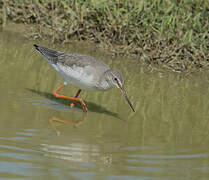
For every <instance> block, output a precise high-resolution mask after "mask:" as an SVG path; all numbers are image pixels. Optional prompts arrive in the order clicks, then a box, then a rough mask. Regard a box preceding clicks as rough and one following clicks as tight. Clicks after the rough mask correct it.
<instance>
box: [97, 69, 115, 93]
mask: <svg viewBox="0 0 209 180" xmlns="http://www.w3.org/2000/svg"><path fill="white" fill-rule="evenodd" d="M111 87H112V85H111V84H110V83H109V82H108V79H107V77H106V74H105V73H104V75H103V76H101V78H100V80H99V86H98V89H100V90H104V91H105V90H108V89H109V88H111Z"/></svg>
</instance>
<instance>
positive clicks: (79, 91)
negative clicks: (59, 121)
mask: <svg viewBox="0 0 209 180" xmlns="http://www.w3.org/2000/svg"><path fill="white" fill-rule="evenodd" d="M80 93H81V89H79V90H78V91H77V93H76V95H75V98H77V97H78V96H79V94H80ZM70 107H71V108H74V103H73V102H72V103H71V104H70Z"/></svg>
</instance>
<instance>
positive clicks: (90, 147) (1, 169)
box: [0, 32, 209, 180]
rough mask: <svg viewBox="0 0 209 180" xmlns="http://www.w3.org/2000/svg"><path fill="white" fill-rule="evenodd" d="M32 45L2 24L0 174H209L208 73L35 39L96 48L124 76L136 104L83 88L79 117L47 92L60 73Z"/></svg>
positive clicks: (36, 176)
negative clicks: (154, 67) (151, 67)
mask: <svg viewBox="0 0 209 180" xmlns="http://www.w3.org/2000/svg"><path fill="white" fill-rule="evenodd" d="M33 43H37V42H32V41H30V42H29V41H27V40H24V39H23V38H21V37H19V35H18V34H15V33H11V32H0V57H1V59H0V89H1V93H0V99H1V100H0V123H1V126H0V179H36V180H37V179H51V180H52V179H85V180H86V179H120V180H121V179H149V180H156V179H157V180H162V179H176V180H177V179H178V180H179V179H209V150H208V149H209V131H208V128H209V101H208V97H209V83H208V82H209V75H208V74H204V75H194V76H191V77H181V76H178V75H175V74H170V73H152V72H149V71H147V70H146V69H145V68H143V67H142V65H140V64H138V63H137V62H136V61H135V60H132V59H126V58H117V59H115V58H111V57H107V56H105V55H104V54H102V53H99V51H98V49H97V48H96V47H89V46H87V45H86V44H84V45H82V44H81V43H79V44H72V45H69V46H67V47H66V46H65V47H62V46H58V47H53V46H52V45H49V44H48V45H47V44H46V43H45V44H44V43H41V44H42V45H46V46H49V47H51V48H55V49H58V50H64V51H69V52H77V53H82V54H88V55H92V56H95V57H97V58H100V59H101V60H103V61H105V62H106V63H107V64H108V65H109V66H111V67H114V68H116V69H118V70H120V71H121V72H122V74H123V75H124V77H125V79H126V81H125V89H126V91H127V93H128V96H129V98H130V100H131V102H132V103H133V105H134V107H135V110H136V112H135V113H133V112H132V111H131V109H130V107H129V106H128V104H127V102H126V101H125V99H124V97H123V96H122V95H121V94H120V92H119V91H118V90H117V89H111V90H109V91H107V92H87V91H82V93H81V97H82V98H83V99H84V100H85V102H86V104H87V106H88V109H89V113H88V115H87V116H85V115H84V113H83V112H82V109H81V107H80V106H79V105H76V107H75V108H74V109H73V110H71V109H70V108H69V101H66V100H60V99H56V98H54V97H53V96H52V94H51V92H52V91H53V90H54V89H55V88H56V87H58V86H59V85H60V84H61V83H62V82H63V81H62V79H61V78H60V77H59V76H58V74H57V73H56V72H55V71H54V70H53V69H52V68H51V66H49V65H48V64H47V62H46V61H45V60H44V59H43V58H42V57H41V56H40V55H39V54H38V53H37V52H35V51H34V50H33V47H32V45H33ZM39 44H40V43H39ZM62 93H63V94H65V95H69V96H70V95H74V94H75V93H76V88H74V87H65V88H64V89H63V90H62ZM55 120H64V121H66V122H68V124H66V123H60V122H57V121H55Z"/></svg>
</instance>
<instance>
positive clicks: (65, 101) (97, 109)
mask: <svg viewBox="0 0 209 180" xmlns="http://www.w3.org/2000/svg"><path fill="white" fill-rule="evenodd" d="M26 90H28V91H30V92H32V93H36V94H38V95H40V96H42V97H45V98H47V99H49V100H51V101H52V102H56V103H59V104H63V105H66V106H68V107H69V108H70V106H69V105H70V103H71V102H73V101H71V100H69V99H60V98H56V97H55V96H54V95H53V94H51V93H48V92H42V91H38V90H34V89H30V88H26ZM86 104H87V105H88V110H89V111H90V112H97V113H102V114H106V115H109V116H113V117H115V118H118V119H120V118H119V116H118V113H115V112H112V111H109V110H107V109H106V108H104V107H102V106H100V105H98V104H95V103H93V102H89V101H86ZM75 107H76V108H77V109H81V110H82V107H81V106H80V104H79V103H75Z"/></svg>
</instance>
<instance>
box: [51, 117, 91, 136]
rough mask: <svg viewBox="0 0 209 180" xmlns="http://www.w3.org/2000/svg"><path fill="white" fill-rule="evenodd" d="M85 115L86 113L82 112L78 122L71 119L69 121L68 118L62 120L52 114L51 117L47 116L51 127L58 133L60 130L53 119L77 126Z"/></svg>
mask: <svg viewBox="0 0 209 180" xmlns="http://www.w3.org/2000/svg"><path fill="white" fill-rule="evenodd" d="M86 117H87V114H84V115H83V116H82V118H81V120H79V121H78V122H73V121H69V120H68V121H67V120H63V119H60V118H57V117H55V116H53V117H51V118H49V122H50V124H51V126H52V128H53V129H54V130H55V132H56V133H57V135H60V131H58V130H57V126H56V124H55V122H54V121H57V122H61V123H64V124H70V125H72V126H74V127H78V126H79V125H80V124H82V123H83V121H84V120H85V119H86Z"/></svg>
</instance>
